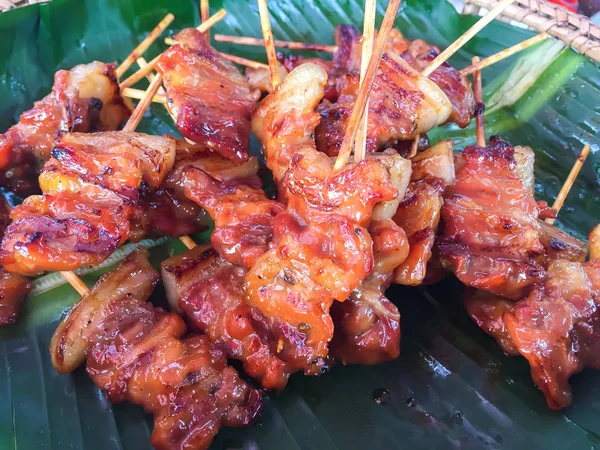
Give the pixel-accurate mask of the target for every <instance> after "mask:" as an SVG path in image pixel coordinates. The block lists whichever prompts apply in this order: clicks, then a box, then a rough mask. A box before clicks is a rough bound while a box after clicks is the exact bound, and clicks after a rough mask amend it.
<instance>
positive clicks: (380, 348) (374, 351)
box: [331, 219, 409, 365]
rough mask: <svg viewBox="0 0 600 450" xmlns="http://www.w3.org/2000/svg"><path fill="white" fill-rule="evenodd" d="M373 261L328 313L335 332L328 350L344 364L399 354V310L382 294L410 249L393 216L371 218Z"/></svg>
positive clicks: (383, 359) (380, 360)
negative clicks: (371, 265) (368, 268)
mask: <svg viewBox="0 0 600 450" xmlns="http://www.w3.org/2000/svg"><path fill="white" fill-rule="evenodd" d="M369 233H370V235H371V238H372V239H373V253H374V258H375V265H374V268H373V271H372V272H371V274H370V275H369V276H368V277H367V278H365V280H364V281H363V282H362V283H361V285H360V286H359V287H358V288H356V289H355V290H354V291H353V292H352V294H350V297H348V299H346V301H344V302H335V303H334V304H333V305H332V307H331V317H332V318H333V323H334V324H335V332H334V335H333V340H332V342H331V354H332V356H333V357H334V358H336V359H339V360H341V361H342V363H343V364H367V365H372V364H381V363H383V362H386V361H391V360H393V359H395V358H397V357H398V356H399V355H400V313H399V312H398V308H396V305H394V304H393V303H392V302H391V301H390V300H388V299H387V297H386V296H385V290H386V289H387V288H388V287H389V286H390V284H391V283H392V279H393V272H394V269H396V268H397V267H398V266H399V265H400V264H401V263H402V262H404V260H406V258H407V256H408V252H409V245H408V240H407V238H406V233H405V232H404V230H402V228H400V227H399V226H398V225H396V224H395V223H394V222H393V221H392V220H389V219H388V220H373V222H371V225H370V226H369Z"/></svg>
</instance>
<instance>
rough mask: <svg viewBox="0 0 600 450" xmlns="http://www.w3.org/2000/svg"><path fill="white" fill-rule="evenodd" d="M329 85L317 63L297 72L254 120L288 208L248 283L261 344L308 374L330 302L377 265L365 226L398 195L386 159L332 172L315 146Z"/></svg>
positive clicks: (322, 343)
mask: <svg viewBox="0 0 600 450" xmlns="http://www.w3.org/2000/svg"><path fill="white" fill-rule="evenodd" d="M326 81H327V76H326V73H325V71H324V70H323V69H322V68H321V67H319V66H317V65H314V64H304V65H302V66H300V67H298V68H296V69H294V70H293V71H292V72H290V73H289V74H288V76H287V77H286V78H285V80H284V81H283V82H282V83H281V84H280V86H279V87H278V88H277V90H276V91H275V92H274V93H273V94H271V95H270V96H269V97H267V98H266V99H265V101H264V102H263V103H262V104H261V105H260V106H259V108H258V110H257V113H256V115H255V118H254V120H253V129H254V130H255V133H256V134H257V136H258V137H259V139H260V140H261V142H262V143H263V146H264V147H265V156H266V158H267V165H268V166H269V167H270V168H271V169H272V170H273V172H274V176H275V180H276V181H277V182H278V183H279V191H280V196H281V198H282V199H283V200H284V201H286V202H287V206H288V208H287V211H284V212H281V213H279V214H278V215H277V216H276V217H275V220H274V229H273V241H272V243H271V246H270V247H271V248H270V250H269V251H268V252H266V253H265V254H264V255H263V256H261V257H260V258H258V260H257V261H256V262H255V264H254V265H253V266H252V267H251V268H250V271H249V272H248V274H247V277H246V287H245V289H246V293H247V295H248V303H249V304H250V305H251V306H252V319H253V323H254V326H255V328H256V329H257V330H258V332H259V334H261V336H262V337H263V340H264V341H266V342H269V344H270V346H271V350H272V351H276V352H277V355H278V356H279V357H280V358H281V359H283V360H284V361H286V362H287V363H289V364H290V366H291V367H292V368H293V370H303V371H304V373H306V374H318V373H322V372H323V371H324V370H325V369H326V368H327V364H328V362H327V359H328V353H329V351H328V346H329V342H330V341H331V339H332V337H333V322H332V320H331V316H330V315H329V309H330V307H331V305H332V303H333V301H334V300H339V301H343V300H345V299H346V298H347V297H348V296H349V295H350V293H351V292H352V291H353V290H354V289H356V288H357V287H358V286H359V285H360V284H361V283H362V281H363V280H364V279H365V278H366V277H367V276H368V274H369V273H370V272H371V271H372V269H373V252H372V241H371V237H370V235H369V233H368V231H367V229H366V228H365V227H364V226H363V224H366V223H367V222H368V221H369V219H370V217H371V216H372V214H373V208H374V206H375V205H376V204H377V203H380V202H386V201H392V200H396V198H397V195H398V191H397V190H396V189H395V187H394V185H393V184H392V181H391V171H389V170H388V169H389V167H387V166H386V165H385V164H384V163H383V162H381V161H378V160H377V159H367V160H364V161H361V162H360V163H350V164H348V165H346V167H344V168H342V169H341V170H339V171H337V172H336V173H333V162H332V161H331V160H330V159H329V158H328V157H327V156H326V155H324V154H322V153H319V152H318V151H317V150H316V148H315V143H314V140H313V139H312V132H311V130H312V129H314V125H315V123H316V119H318V117H316V116H315V113H314V107H315V106H316V105H317V104H318V103H319V100H320V99H321V98H322V97H323V94H324V87H325V84H326ZM391 166H393V164H391Z"/></svg>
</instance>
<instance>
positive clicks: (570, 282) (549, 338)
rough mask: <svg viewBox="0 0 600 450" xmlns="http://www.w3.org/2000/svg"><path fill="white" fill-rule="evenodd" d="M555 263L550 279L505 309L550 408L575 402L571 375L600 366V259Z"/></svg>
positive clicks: (507, 321)
mask: <svg viewBox="0 0 600 450" xmlns="http://www.w3.org/2000/svg"><path fill="white" fill-rule="evenodd" d="M597 256H599V255H597V254H593V253H592V254H591V260H590V262H588V263H583V264H582V263H577V262H571V261H567V260H560V259H559V260H556V261H553V262H552V263H551V264H550V266H549V267H548V279H547V280H546V281H545V282H544V283H543V285H540V286H536V287H534V289H533V290H532V291H531V293H530V294H529V296H528V297H527V298H526V299H525V300H521V301H519V302H518V303H517V304H516V305H515V306H514V311H507V312H506V313H504V316H503V318H504V323H505V327H506V329H507V330H508V333H509V335H510V337H511V339H512V341H513V343H514V345H515V347H516V348H517V350H518V351H519V353H520V354H521V355H523V356H524V357H525V358H526V359H527V361H528V362H529V364H530V366H531V375H532V377H533V380H534V382H535V383H536V384H537V386H538V387H539V388H540V389H541V390H542V392H543V393H544V395H545V396H546V401H547V403H548V406H549V407H550V408H551V409H560V408H565V407H567V406H568V405H570V404H571V401H572V394H571V388H570V386H569V382H568V381H569V378H570V377H571V375H573V374H575V373H578V372H580V371H581V370H583V369H584V368H586V367H590V368H594V369H600V358H599V357H598V355H599V354H600V353H599V350H600V349H599V348H598V342H600V340H599V338H600V309H599V306H600V262H599V260H598V259H596V258H597Z"/></svg>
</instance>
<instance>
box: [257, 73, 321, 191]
mask: <svg viewBox="0 0 600 450" xmlns="http://www.w3.org/2000/svg"><path fill="white" fill-rule="evenodd" d="M326 83H327V74H326V73H325V71H324V70H323V69H322V68H320V67H318V66H316V65H314V64H304V65H302V66H300V67H298V68H296V69H294V70H293V71H292V72H290V74H289V75H288V76H287V77H286V78H285V80H284V81H283V82H282V83H281V84H280V85H279V86H278V88H277V91H276V92H275V93H273V94H271V95H269V96H267V97H266V98H265V99H264V100H263V101H262V102H261V103H260V105H259V107H258V108H257V110H256V112H255V114H254V115H253V116H252V131H253V132H254V134H255V135H256V137H257V138H258V140H259V141H260V143H261V144H262V145H263V153H264V156H265V160H266V163H267V167H268V168H269V169H270V170H271V171H272V172H273V178H274V179H275V182H276V183H279V182H280V181H281V180H282V179H283V176H284V175H285V173H286V172H287V170H288V168H289V167H290V164H291V162H292V158H293V157H294V155H295V154H296V153H298V152H299V151H300V150H302V149H303V148H305V147H308V148H309V149H314V147H315V141H314V132H315V127H316V126H317V124H318V123H319V120H320V116H319V114H317V113H315V108H316V107H317V105H318V104H319V102H320V101H321V99H322V98H323V92H324V90H323V89H324V86H325V84H326ZM280 197H281V193H280ZM280 200H281V199H280Z"/></svg>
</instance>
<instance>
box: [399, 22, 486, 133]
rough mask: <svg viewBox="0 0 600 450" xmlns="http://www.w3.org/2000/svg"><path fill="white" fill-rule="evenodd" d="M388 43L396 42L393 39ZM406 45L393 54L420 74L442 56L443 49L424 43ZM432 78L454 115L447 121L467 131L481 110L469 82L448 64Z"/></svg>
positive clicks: (408, 42)
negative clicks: (445, 97) (477, 110)
mask: <svg viewBox="0 0 600 450" xmlns="http://www.w3.org/2000/svg"><path fill="white" fill-rule="evenodd" d="M394 31H396V30H394ZM396 33H398V32H396ZM398 34H399V33H398ZM388 42H393V37H392V39H390V41H388ZM406 42H407V44H406V45H395V46H393V52H394V53H396V54H398V55H400V56H401V57H402V59H404V60H405V61H406V62H407V63H408V64H410V66H411V67H412V68H413V69H415V70H416V71H417V72H422V71H423V70H425V69H426V68H427V67H428V66H429V65H430V64H431V63H432V62H433V60H434V59H435V58H436V57H437V56H438V55H439V54H440V49H439V48H437V47H435V46H432V45H429V44H427V43H426V42H425V41H422V40H420V39H417V40H414V41H412V42H410V41H406ZM428 78H429V79H430V80H432V81H433V82H434V83H435V84H437V85H438V87H439V88H440V89H441V90H442V91H443V92H444V94H446V96H447V97H448V100H449V102H450V105H451V108H452V111H451V113H450V116H449V117H448V119H447V121H448V122H451V123H455V124H457V125H458V126H459V127H461V128H465V127H467V126H468V125H469V123H471V119H472V118H473V117H475V109H476V106H477V105H476V104H475V97H474V95H473V89H472V87H471V82H470V81H469V79H468V78H467V77H466V76H465V75H463V74H462V73H460V71H458V70H456V69H455V68H454V67H452V66H451V65H450V64H448V63H447V62H446V63H444V64H442V65H441V66H440V67H438V68H437V69H435V70H434V71H433V72H432V73H431V74H430V75H429V76H428Z"/></svg>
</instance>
